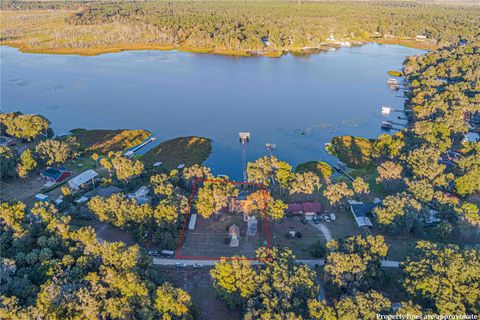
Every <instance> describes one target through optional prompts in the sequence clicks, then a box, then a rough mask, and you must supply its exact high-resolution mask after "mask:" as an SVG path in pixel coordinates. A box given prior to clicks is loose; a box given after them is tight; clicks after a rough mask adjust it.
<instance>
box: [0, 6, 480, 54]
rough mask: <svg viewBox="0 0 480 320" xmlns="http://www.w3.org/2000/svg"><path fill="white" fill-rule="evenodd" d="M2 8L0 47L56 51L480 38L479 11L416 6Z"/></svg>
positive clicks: (290, 47)
mask: <svg viewBox="0 0 480 320" xmlns="http://www.w3.org/2000/svg"><path fill="white" fill-rule="evenodd" d="M465 3H468V1H467V2H465ZM0 9H2V11H1V17H2V21H3V22H2V24H1V29H0V32H1V38H0V40H1V42H3V43H4V44H10V45H13V46H17V47H21V48H23V49H25V50H27V51H42V50H44V51H50V52H54V51H59V53H62V52H61V51H62V49H64V50H71V53H82V50H90V49H101V48H105V49H106V48H122V49H135V48H136V47H135V46H137V47H138V48H147V47H149V46H150V47H152V48H153V47H162V46H163V47H165V48H170V47H174V48H182V49H186V50H195V49H198V50H207V51H208V50H210V51H218V52H222V51H224V52H226V53H228V52H237V53H238V52H261V53H265V52H267V53H268V52H276V53H279V52H283V51H301V50H309V49H312V48H313V49H314V48H321V47H322V46H324V45H325V44H326V42H327V43H328V41H330V42H331V41H333V40H338V41H360V42H365V41H377V42H387V43H401V44H405V45H412V46H416V47H424V48H436V47H442V46H445V45H449V44H452V43H456V42H457V41H458V40H459V39H465V40H473V39H476V38H478V37H479V33H480V32H479V28H478V26H479V19H478V17H479V16H480V7H475V6H470V7H469V8H468V9H466V8H465V7H462V6H452V5H433V4H430V3H421V2H414V1H375V2H373V1H372V2H370V1H367V2H358V1H351V2H338V1H318V2H303V1H302V2H296V1H291V2H290V1H268V2H267V1H246V2H240V1H228V2H220V1H194V2H186V1H185V2H184V1H173V2H172V1H147V2H121V1H113V2H98V1H91V2H79V1H77V2H61V1H55V2H53V1H52V2H49V1H40V2H33V1H32V2H29V1H4V2H2V3H1V4H0ZM47 9H48V10H47ZM417 35H420V36H421V39H418V38H417ZM83 53H85V54H88V52H83ZM94 53H95V52H92V54H94Z"/></svg>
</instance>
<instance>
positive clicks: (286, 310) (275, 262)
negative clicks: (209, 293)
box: [211, 247, 318, 320]
mask: <svg viewBox="0 0 480 320" xmlns="http://www.w3.org/2000/svg"><path fill="white" fill-rule="evenodd" d="M257 255H258V257H259V258H260V259H262V261H263V262H264V264H263V265H262V266H261V267H259V268H255V269H253V268H252V267H251V265H250V263H249V262H248V261H245V260H244V261H238V260H237V261H235V260H234V261H221V262H219V263H217V264H216V265H215V268H214V269H213V270H212V271H211V275H212V278H213V279H214V285H215V287H216V288H217V289H218V290H219V292H220V295H221V297H222V298H224V299H226V300H227V301H228V302H229V303H232V304H242V305H244V306H245V315H244V318H245V319H251V320H253V319H300V318H301V317H305V318H306V317H307V315H308V301H309V300H312V299H316V295H317V292H318V287H317V286H316V284H315V272H314V271H312V270H311V269H309V268H308V267H307V266H305V265H298V264H296V262H295V256H294V255H293V254H292V251H291V250H289V249H280V248H276V247H275V248H272V249H271V250H270V252H267V250H266V249H265V248H260V249H258V252H257Z"/></svg>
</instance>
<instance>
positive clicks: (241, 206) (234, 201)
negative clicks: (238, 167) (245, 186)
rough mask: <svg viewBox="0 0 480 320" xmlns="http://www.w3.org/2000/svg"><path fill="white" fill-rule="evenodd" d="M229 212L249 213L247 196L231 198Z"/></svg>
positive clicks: (244, 194) (241, 195)
mask: <svg viewBox="0 0 480 320" xmlns="http://www.w3.org/2000/svg"><path fill="white" fill-rule="evenodd" d="M228 211H229V212H236V213H247V214H248V213H249V212H248V211H249V209H248V201H247V194H246V193H242V194H240V195H239V196H238V197H235V198H231V199H230V201H229V202H228Z"/></svg>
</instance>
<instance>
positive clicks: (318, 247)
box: [310, 241, 327, 258]
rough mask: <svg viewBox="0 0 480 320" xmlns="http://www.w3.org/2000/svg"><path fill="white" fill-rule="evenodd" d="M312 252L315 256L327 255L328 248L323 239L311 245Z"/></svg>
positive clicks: (322, 256)
mask: <svg viewBox="0 0 480 320" xmlns="http://www.w3.org/2000/svg"><path fill="white" fill-rule="evenodd" d="M310 253H311V254H312V256H313V257H314V258H324V257H325V256H326V255H327V248H325V246H324V245H323V243H322V242H321V241H317V242H315V243H314V244H312V246H311V247H310Z"/></svg>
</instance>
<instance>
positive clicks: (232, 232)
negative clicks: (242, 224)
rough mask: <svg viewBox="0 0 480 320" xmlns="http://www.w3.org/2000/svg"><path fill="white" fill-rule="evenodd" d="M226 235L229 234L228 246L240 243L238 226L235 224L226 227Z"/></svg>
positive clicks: (236, 245)
mask: <svg viewBox="0 0 480 320" xmlns="http://www.w3.org/2000/svg"><path fill="white" fill-rule="evenodd" d="M228 235H229V236H230V247H232V248H234V247H238V246H239V245H240V241H239V237H240V228H239V227H238V226H237V225H236V224H232V225H231V226H230V228H228Z"/></svg>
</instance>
